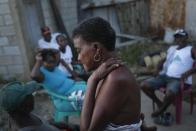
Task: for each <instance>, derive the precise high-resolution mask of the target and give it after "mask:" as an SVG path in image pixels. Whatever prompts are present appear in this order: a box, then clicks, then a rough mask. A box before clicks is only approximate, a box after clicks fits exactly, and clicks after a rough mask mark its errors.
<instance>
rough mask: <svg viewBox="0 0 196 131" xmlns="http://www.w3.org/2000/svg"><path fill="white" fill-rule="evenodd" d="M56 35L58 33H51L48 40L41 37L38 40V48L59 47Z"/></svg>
mask: <svg viewBox="0 0 196 131" xmlns="http://www.w3.org/2000/svg"><path fill="white" fill-rule="evenodd" d="M57 35H59V33H53V34H51V37H52V38H51V40H50V42H47V41H45V40H44V39H43V38H41V39H40V40H39V41H38V48H40V49H48V48H52V49H59V45H58V44H57V42H56V36H57Z"/></svg>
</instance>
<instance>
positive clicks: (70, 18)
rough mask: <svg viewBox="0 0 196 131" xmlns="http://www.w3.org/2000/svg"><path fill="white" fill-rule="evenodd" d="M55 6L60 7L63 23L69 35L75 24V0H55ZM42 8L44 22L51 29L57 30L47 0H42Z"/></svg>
mask: <svg viewBox="0 0 196 131" xmlns="http://www.w3.org/2000/svg"><path fill="white" fill-rule="evenodd" d="M56 2H57V6H58V7H59V9H60V13H61V16H62V19H63V21H64V24H65V26H66V28H67V31H68V33H69V35H71V33H72V30H73V28H74V27H75V26H76V24H77V21H78V20H77V0H56ZM42 9H43V15H44V19H45V24H46V25H47V26H49V27H51V29H52V30H53V31H57V29H56V25H55V24H56V23H55V20H54V15H53V12H52V11H51V6H50V4H49V0H42Z"/></svg>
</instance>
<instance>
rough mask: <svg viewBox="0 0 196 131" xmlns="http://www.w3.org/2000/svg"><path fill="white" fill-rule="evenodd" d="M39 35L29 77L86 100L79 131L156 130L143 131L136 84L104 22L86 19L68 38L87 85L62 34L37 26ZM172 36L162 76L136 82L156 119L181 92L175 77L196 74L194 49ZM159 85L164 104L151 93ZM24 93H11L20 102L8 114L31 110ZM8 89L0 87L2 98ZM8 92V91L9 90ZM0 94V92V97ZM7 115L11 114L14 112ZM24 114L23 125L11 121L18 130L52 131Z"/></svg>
mask: <svg viewBox="0 0 196 131" xmlns="http://www.w3.org/2000/svg"><path fill="white" fill-rule="evenodd" d="M42 35H43V39H41V40H40V41H39V49H38V53H37V55H36V63H35V65H34V67H33V69H32V72H31V77H32V79H34V80H35V81H37V82H40V83H42V84H43V85H44V86H45V87H46V89H47V90H50V91H52V92H55V93H58V94H60V95H64V96H69V95H70V94H72V93H73V92H81V93H80V94H81V97H82V98H84V96H85V98H84V101H83V104H82V107H81V108H82V109H81V116H80V130H81V131H155V130H156V127H146V126H145V125H144V123H143V122H144V121H143V115H141V102H140V99H141V98H140V85H139V84H138V83H137V82H136V79H135V77H134V75H133V74H132V73H131V71H130V70H129V68H128V67H127V66H126V65H125V64H124V62H122V61H121V60H120V58H119V57H118V56H117V54H116V53H115V42H116V34H115V31H114V29H113V28H112V27H111V25H110V24H109V23H108V22H107V21H106V20H104V19H102V18H100V17H94V18H90V19H87V20H85V21H83V22H82V23H80V24H79V25H78V26H77V27H76V28H75V29H74V31H73V35H72V38H73V42H74V47H75V48H76V50H77V53H78V61H79V62H80V63H81V64H82V65H83V67H84V69H85V71H87V72H92V74H91V75H90V77H89V78H88V80H87V82H84V81H82V82H81V79H80V78H78V77H77V75H76V74H75V73H74V71H73V68H72V66H71V61H72V53H71V48H70V47H69V46H68V44H67V42H66V38H65V36H64V35H62V34H51V32H50V29H49V28H48V27H44V28H42ZM182 36H183V37H182ZM175 38H176V40H177V41H176V42H177V43H178V45H177V46H174V47H173V46H172V48H170V49H169V50H168V55H167V58H166V61H165V64H164V66H163V70H162V71H165V72H164V75H162V74H161V75H159V77H157V78H154V79H151V80H148V81H146V82H144V83H142V84H141V87H142V90H143V91H144V92H145V93H146V94H147V95H149V96H150V97H151V98H153V99H154V100H155V102H156V103H157V105H158V107H159V109H158V110H157V111H156V112H154V113H153V114H152V116H158V115H160V114H161V113H162V112H163V111H165V109H166V108H167V107H168V105H169V104H170V103H171V100H172V98H173V97H174V95H175V93H177V92H178V90H179V88H180V84H179V82H180V78H182V79H183V80H185V79H186V78H187V77H188V76H189V75H190V74H191V73H193V72H194V71H195V69H192V64H193V61H194V58H195V49H194V48H193V47H192V46H188V43H186V41H185V40H186V39H185V38H188V35H187V33H186V32H185V31H184V30H179V31H178V32H176V34H175ZM178 40H179V41H178ZM55 41H56V42H55ZM66 53H68V54H69V55H66ZM130 55H131V52H130ZM163 63H164V62H163ZM65 69H66V71H65ZM159 69H161V68H159ZM189 69H190V70H189ZM184 72H185V73H184ZM161 78H162V79H161ZM162 85H167V89H168V91H167V92H168V93H166V97H165V99H164V101H163V102H161V101H160V100H159V99H158V98H157V97H156V96H154V94H153V93H154V90H155V89H157V88H158V87H159V86H162ZM27 89H28V88H25V89H14V90H18V92H20V93H21V95H22V96H23V99H22V100H21V101H20V102H17V108H15V110H14V111H10V112H16V111H19V114H22V115H24V114H27V113H29V112H30V111H31V110H32V109H33V107H32V105H33V104H32V103H33V99H32V95H31V94H32V91H27V92H28V93H25V92H26V90H27ZM7 90H8V89H4V94H6V93H5V92H7ZM12 90H13V89H9V91H8V92H10V91H12ZM2 96H3V95H1V94H0V97H2ZM4 96H5V95H4ZM18 96H20V94H18ZM24 98H26V99H24ZM27 98H28V99H27ZM15 99H16V97H15ZM2 101H3V102H1V101H0V103H6V100H5V99H4V100H2ZM54 104H55V105H56V106H57V107H58V108H59V109H61V110H62V111H63V110H66V111H72V110H75V108H74V107H73V104H68V103H63V102H62V101H60V100H58V99H55V100H54ZM18 107H20V108H18ZM21 107H24V109H23V108H21ZM27 107H31V108H27ZM12 114H13V116H15V115H14V114H16V113H12ZM27 116H28V117H27V119H28V120H29V121H26V122H27V123H26V122H24V121H22V120H21V119H22V117H21V119H20V118H17V119H15V120H18V119H20V120H21V123H18V124H19V125H20V124H21V125H22V127H23V128H24V127H26V126H30V123H31V122H32V123H33V124H32V125H33V128H34V130H36V131H39V130H40V129H42V131H44V130H47V131H50V130H54V131H55V130H57V129H53V127H52V128H51V129H50V130H49V128H50V126H47V127H43V126H42V125H43V124H40V122H38V123H37V121H36V119H37V117H35V116H32V115H27ZM14 118H15V117H14ZM37 120H38V119H37ZM24 123H26V124H24ZM32 125H31V126H32ZM40 125H41V127H40ZM36 127H37V128H36ZM44 128H46V129H44Z"/></svg>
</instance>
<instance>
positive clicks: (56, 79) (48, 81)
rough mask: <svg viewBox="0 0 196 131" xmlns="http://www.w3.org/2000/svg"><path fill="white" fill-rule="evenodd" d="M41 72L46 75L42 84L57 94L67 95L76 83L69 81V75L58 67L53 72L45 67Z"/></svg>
mask: <svg viewBox="0 0 196 131" xmlns="http://www.w3.org/2000/svg"><path fill="white" fill-rule="evenodd" d="M40 70H41V72H42V73H43V74H44V81H43V82H42V83H43V84H44V85H45V86H46V88H48V89H49V90H51V91H54V92H55V93H58V94H62V95H67V93H68V91H69V90H70V89H71V87H73V85H74V83H75V81H74V80H72V79H69V78H68V76H67V74H66V73H64V72H62V71H61V70H59V69H58V68H57V67H56V68H55V69H54V70H53V71H48V70H47V69H46V68H44V67H41V68H40Z"/></svg>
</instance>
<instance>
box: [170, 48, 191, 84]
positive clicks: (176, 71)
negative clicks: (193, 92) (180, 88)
mask: <svg viewBox="0 0 196 131" xmlns="http://www.w3.org/2000/svg"><path fill="white" fill-rule="evenodd" d="M191 49H192V46H186V47H184V48H182V49H180V50H177V49H175V50H174V51H173V55H172V58H171V60H170V61H169V63H168V68H167V72H166V75H167V76H169V77H174V78H181V75H182V74H183V73H184V72H186V71H188V70H190V69H191V68H192V66H193V62H194V61H193V59H192V55H191ZM185 82H186V83H188V84H192V77H191V76H190V77H188V79H187V80H186V81H185Z"/></svg>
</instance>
